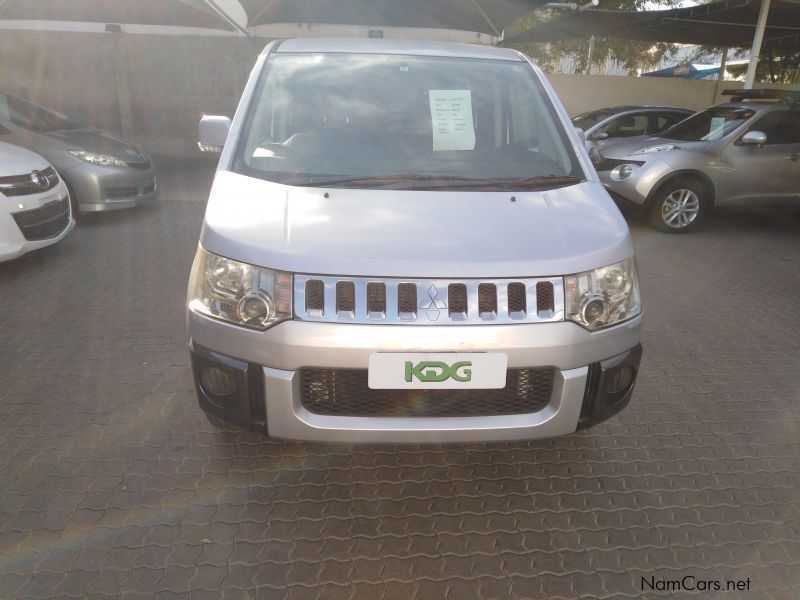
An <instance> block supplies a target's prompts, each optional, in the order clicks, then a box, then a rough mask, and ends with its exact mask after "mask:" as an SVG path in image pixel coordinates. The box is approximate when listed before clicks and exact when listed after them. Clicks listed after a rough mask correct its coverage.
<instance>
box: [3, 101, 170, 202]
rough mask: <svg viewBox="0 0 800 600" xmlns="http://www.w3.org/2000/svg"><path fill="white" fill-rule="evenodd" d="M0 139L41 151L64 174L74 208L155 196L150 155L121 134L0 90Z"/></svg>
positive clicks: (144, 200) (137, 200)
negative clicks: (114, 135) (87, 124)
mask: <svg viewBox="0 0 800 600" xmlns="http://www.w3.org/2000/svg"><path fill="white" fill-rule="evenodd" d="M0 124H2V125H3V126H4V128H5V133H4V134H2V135H0V140H2V141H5V142H9V143H13V144H17V145H19V146H23V147H24V148H28V149H29V150H32V151H34V152H36V153H37V154H40V155H42V156H43V157H45V158H46V159H47V160H48V161H50V163H51V164H52V165H53V166H54V167H55V168H56V169H58V172H59V173H60V174H61V176H62V177H63V178H64V181H65V182H66V184H67V187H68V188H69V190H70V194H71V196H72V200H73V212H76V213H77V212H78V211H80V212H98V211H108V210H118V209H122V208H132V207H134V206H138V205H140V204H143V203H145V202H150V201H153V200H155V199H156V198H157V196H158V187H157V183H156V172H155V167H154V165H153V162H152V160H151V159H150V156H149V155H148V154H147V153H146V152H144V151H143V150H141V149H140V148H137V147H136V146H134V145H132V144H129V143H128V142H126V141H124V140H120V139H118V138H115V137H113V136H111V135H109V134H107V133H105V132H103V131H101V130H99V129H95V128H92V127H87V126H85V125H83V124H81V123H79V122H78V121H75V120H74V119H71V118H69V117H66V116H64V115H61V114H58V113H56V112H54V111H52V110H49V109H46V108H44V107H42V106H37V105H36V104H33V103H32V102H28V101H27V100H23V99H22V98H17V97H16V96H12V95H10V94H3V93H1V92H0Z"/></svg>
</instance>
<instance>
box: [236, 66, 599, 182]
mask: <svg viewBox="0 0 800 600" xmlns="http://www.w3.org/2000/svg"><path fill="white" fill-rule="evenodd" d="M234 170H236V171H238V172H241V173H244V174H247V175H251V176H255V177H260V178H263V179H267V180H270V181H276V182H280V183H285V184H289V185H300V186H302V185H320V182H325V183H326V184H330V185H334V186H335V185H340V186H341V187H387V186H391V187H393V188H394V189H442V185H443V182H448V181H449V182H451V183H452V184H453V185H454V186H457V187H458V188H460V189H464V188H469V187H471V186H473V185H475V186H477V187H480V189H482V190H487V189H492V188H493V187H496V188H497V189H508V188H509V186H512V187H513V182H515V181H520V182H521V181H523V180H524V181H525V182H526V183H525V186H533V187H547V186H548V185H552V186H553V187H559V186H563V185H567V184H570V183H575V182H578V181H582V180H583V178H584V177H583V172H582V170H581V167H580V166H579V164H578V161H577V158H576V156H575V153H574V152H573V149H572V147H571V144H570V141H569V138H568V136H567V133H566V132H565V130H564V128H563V127H562V126H561V124H560V121H559V119H558V116H557V114H556V112H555V110H554V108H553V106H552V104H551V103H550V100H549V98H548V97H547V95H546V94H545V92H544V89H543V88H542V86H541V84H540V83H539V82H538V80H537V78H536V76H535V74H534V72H533V70H532V69H531V67H530V66H529V65H528V64H527V63H525V62H522V61H520V62H515V61H504V60H482V59H467V58H454V57H426V56H404V55H376V54H346V53H321V54H310V53H275V54H273V55H271V56H270V57H269V59H268V61H267V63H266V65H265V70H264V72H263V73H262V76H261V80H260V82H259V84H258V87H257V89H256V91H255V94H254V96H253V98H252V100H251V103H250V109H249V115H248V119H247V122H246V124H245V133H244V135H243V136H242V138H241V142H240V145H239V147H238V148H237V154H236V160H235V163H234ZM493 184H494V185H493Z"/></svg>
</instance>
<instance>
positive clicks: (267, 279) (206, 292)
mask: <svg viewBox="0 0 800 600" xmlns="http://www.w3.org/2000/svg"><path fill="white" fill-rule="evenodd" d="M187 302H188V304H189V308H190V309H191V310H193V311H194V312H196V313H200V314H202V315H206V316H209V317H213V318H215V319H221V320H223V321H227V322H229V323H233V324H235V325H241V326H243V327H249V328H251V329H259V330H262V331H263V330H265V329H268V328H269V327H272V326H273V325H275V324H276V323H279V322H281V321H283V320H286V319H290V318H291V317H292V276H291V274H289V273H284V272H283V271H274V270H272V269H264V268H262V267H255V266H253V265H249V264H246V263H241V262H237V261H235V260H230V259H228V258H223V257H222V256H217V255H216V254H211V253H210V252H206V251H205V250H203V248H198V250H197V255H196V256H195V259H194V264H193V265H192V274H191V277H190V279H189V297H188V299H187Z"/></svg>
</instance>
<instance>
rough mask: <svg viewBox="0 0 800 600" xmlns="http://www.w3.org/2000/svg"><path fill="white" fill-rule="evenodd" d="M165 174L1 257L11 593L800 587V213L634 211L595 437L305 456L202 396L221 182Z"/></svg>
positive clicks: (2, 574) (4, 553) (1, 434)
mask: <svg viewBox="0 0 800 600" xmlns="http://www.w3.org/2000/svg"><path fill="white" fill-rule="evenodd" d="M165 175H170V176H169V177H167V176H165V177H164V178H163V179H162V184H163V186H164V188H165V192H164V197H163V199H162V202H161V203H160V205H159V206H157V207H153V208H151V209H145V210H138V211H132V212H126V213H122V214H113V215H100V216H94V217H90V218H86V219H85V220H84V222H83V223H82V224H81V225H80V227H79V228H78V229H77V230H76V231H75V233H74V234H73V235H72V236H71V237H70V238H69V239H68V240H67V241H66V242H65V243H63V244H61V245H60V246H58V247H56V248H53V249H49V250H46V251H43V252H40V253H38V254H35V255H32V256H29V257H27V258H24V259H22V260H19V261H16V262H14V263H11V264H7V265H4V266H0V307H2V312H1V313H0V359H1V360H0V381H2V385H0V456H2V459H1V460H0V597H2V598H12V597H15V596H16V597H59V598H64V597H85V596H89V597H92V598H101V597H105V596H118V595H120V594H121V593H123V592H124V596H125V597H126V598H138V597H142V598H150V597H153V596H154V595H156V594H158V595H159V597H163V598H172V597H178V598H180V597H187V596H189V597H191V598H219V597H225V598H253V597H259V598H268V599H270V600H271V599H273V598H274V599H278V598H287V597H288V598H324V599H338V598H365V599H367V600H373V599H374V600H379V599H381V598H387V599H388V598H398V599H411V598H419V599H431V600H440V599H451V600H470V599H472V598H486V599H488V598H496V599H502V600H505V599H509V598H513V599H518V598H545V597H547V598H574V597H587V598H602V597H640V596H642V595H643V594H642V592H641V591H640V590H641V587H640V586H641V577H642V576H646V577H650V576H653V577H655V578H656V579H662V578H666V579H670V578H680V577H683V576H684V575H694V576H696V577H698V578H708V579H721V580H726V579H734V578H739V579H746V578H747V577H749V578H750V579H751V581H752V583H751V590H752V591H751V592H749V593H741V594H740V595H737V594H734V593H729V594H724V595H720V597H722V596H724V597H725V598H734V597H742V598H793V599H796V598H797V597H798V595H800V485H799V484H800V475H798V467H800V460H798V456H799V454H798V441H800V433H799V431H800V409H799V408H798V401H800V384H798V373H800V368H798V366H799V365H800V336H798V332H800V316H798V314H799V311H798V299H800V215H797V214H782V215H780V216H770V215H769V214H765V213H760V214H746V215H729V216H723V217H720V218H717V219H715V220H714V221H713V223H711V224H710V226H709V227H708V228H706V229H705V230H704V231H703V232H702V233H698V234H696V235H691V236H666V235H661V234H658V233H655V232H653V231H651V230H649V229H647V228H645V227H644V226H642V225H636V224H635V225H634V236H635V238H636V244H637V247H638V252H639V264H640V269H641V275H642V279H643V285H644V298H645V301H646V307H647V312H648V320H647V331H646V340H645V343H646V353H645V358H644V364H643V370H642V375H641V379H640V383H639V386H638V388H637V391H636V394H635V397H634V400H633V403H632V405H631V407H630V408H629V409H628V410H627V411H626V412H624V413H623V414H622V415H621V416H620V417H618V418H615V419H613V420H612V421H610V422H608V423H606V424H604V425H601V426H599V427H597V428H595V429H593V430H591V431H589V432H585V433H580V434H575V435H572V436H569V437H564V438H561V439H555V440H548V441H539V442H531V443H514V444H493V445H468V446H441V447H430V446H427V447H403V446H388V447H387V446H382V447H364V446H360V447H350V446H333V445H331V446H324V445H304V444H297V443H284V442H279V441H270V440H265V439H262V438H260V437H258V436H255V435H251V434H238V433H220V432H217V431H215V430H214V429H213V428H212V427H211V426H209V425H208V424H207V422H206V421H205V419H204V418H203V415H202V414H201V412H200V410H199V409H198V407H197V405H196V402H195V399H194V394H193V391H192V381H191V378H190V374H189V366H188V355H187V351H186V348H185V345H184V323H183V318H184V315H183V304H184V294H185V283H186V279H187V273H188V269H189V265H190V262H191V259H192V255H193V252H194V246H195V243H196V240H197V237H198V230H199V226H200V223H201V219H202V211H203V206H204V204H203V202H202V199H203V193H204V192H203V187H204V185H205V184H206V183H207V181H208V180H209V176H208V172H207V171H204V170H202V169H198V168H196V167H194V168H192V169H190V170H187V169H186V168H181V170H180V171H173V172H172V173H171V174H165ZM198 182H200V183H198ZM191 200H195V201H194V202H193V201H191ZM671 595H672V594H670V593H668V592H662V593H657V594H656V593H653V594H648V596H649V597H664V598H666V597H670V596H671ZM699 596H700V597H704V598H707V597H714V595H713V594H699Z"/></svg>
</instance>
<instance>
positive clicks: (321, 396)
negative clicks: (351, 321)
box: [300, 368, 555, 417]
mask: <svg viewBox="0 0 800 600" xmlns="http://www.w3.org/2000/svg"><path fill="white" fill-rule="evenodd" d="M554 373H555V370H554V369H551V368H537V369H509V370H508V371H507V373H506V386H505V387H504V388H502V389H495V390H372V389H370V388H369V386H368V385H367V371H366V370H365V369H301V370H300V396H301V402H302V404H303V406H304V407H305V408H306V410H308V411H310V412H312V413H315V414H319V415H330V416H354V417H485V416H493V415H519V414H529V413H535V412H538V411H540V410H542V409H543V408H544V407H545V406H547V404H548V402H550V397H551V396H552V393H553V377H554Z"/></svg>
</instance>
